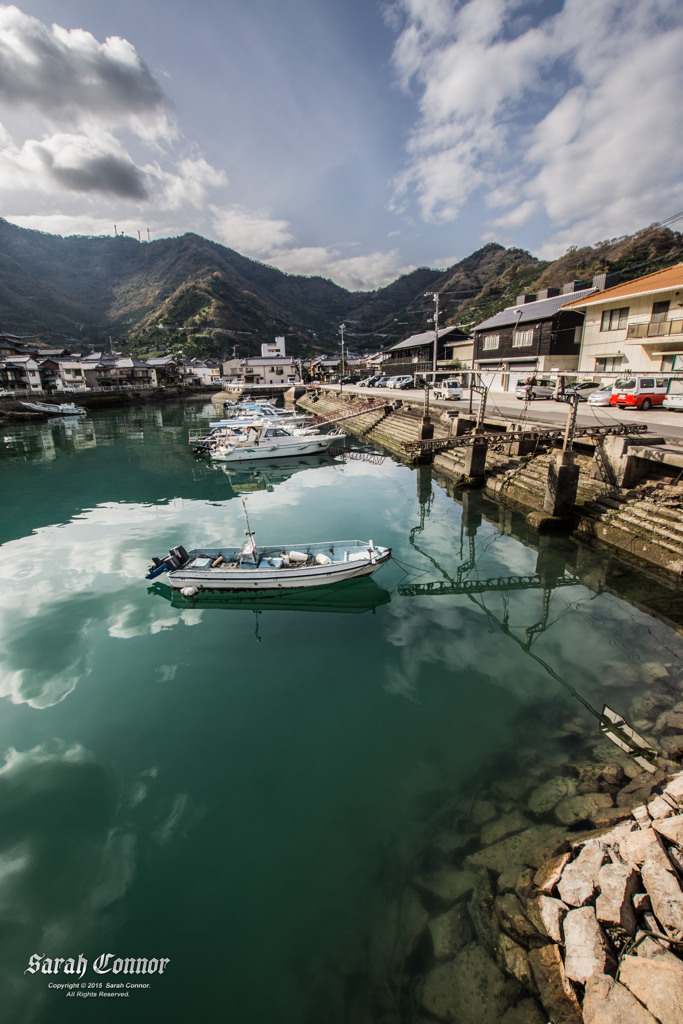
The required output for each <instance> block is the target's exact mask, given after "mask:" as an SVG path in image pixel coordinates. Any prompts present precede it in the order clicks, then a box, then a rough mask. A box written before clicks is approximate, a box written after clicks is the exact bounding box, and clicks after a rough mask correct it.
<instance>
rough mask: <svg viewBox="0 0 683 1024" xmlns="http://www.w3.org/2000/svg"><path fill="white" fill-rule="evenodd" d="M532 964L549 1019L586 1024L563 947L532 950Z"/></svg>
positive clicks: (561, 1022) (559, 1023) (563, 1023)
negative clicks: (562, 952)
mask: <svg viewBox="0 0 683 1024" xmlns="http://www.w3.org/2000/svg"><path fill="white" fill-rule="evenodd" d="M529 963H530V964H531V970H532V972H533V975H534V981H535V982H536V985H537V987H538V991H539V994H540V997H541V1002H542V1003H543V1006H544V1007H545V1009H546V1011H547V1013H548V1017H549V1019H550V1020H552V1021H553V1022H554V1024H582V1020H583V1018H582V1015H581V1007H580V1006H579V1001H578V999H577V998H576V992H575V991H574V988H573V986H572V984H571V982H570V981H569V979H568V978H567V975H566V972H565V969H564V964H563V962H562V956H561V954H560V947H559V946H555V945H553V946H542V947H541V948H540V949H532V950H531V952H530V953H529ZM624 1019H627V1018H624ZM622 1024H623V1022H622ZM629 1024H630V1022H629Z"/></svg>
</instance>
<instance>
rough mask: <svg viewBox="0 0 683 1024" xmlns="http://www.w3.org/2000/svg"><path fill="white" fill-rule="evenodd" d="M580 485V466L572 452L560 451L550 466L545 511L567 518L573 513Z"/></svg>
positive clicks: (551, 514)
mask: <svg viewBox="0 0 683 1024" xmlns="http://www.w3.org/2000/svg"><path fill="white" fill-rule="evenodd" d="M578 486H579V467H578V466H577V465H576V463H575V462H574V456H573V454H572V452H560V454H559V455H558V456H557V457H556V459H555V461H554V462H551V463H550V466H549V467H548V480H547V483H546V489H545V500H544V502H543V511H544V512H547V513H548V515H549V516H557V517H560V518H565V517H567V516H570V515H571V514H572V511H573V509H574V503H575V501H576V492H577V488H578Z"/></svg>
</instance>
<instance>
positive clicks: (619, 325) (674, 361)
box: [564, 263, 683, 374]
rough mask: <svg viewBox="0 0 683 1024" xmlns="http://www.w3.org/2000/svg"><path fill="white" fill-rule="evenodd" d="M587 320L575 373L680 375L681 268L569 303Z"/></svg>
mask: <svg viewBox="0 0 683 1024" xmlns="http://www.w3.org/2000/svg"><path fill="white" fill-rule="evenodd" d="M564 308H565V309H566V310H570V309H574V310H577V311H583V312H584V314H585V320H584V326H583V335H582V341H581V354H580V357H579V372H581V373H587V374H595V373H602V372H604V373H608V372H610V371H612V372H617V373H618V372H621V371H628V372H631V373H662V372H663V373H666V372H667V371H672V370H680V369H683V263H678V264H676V265H675V266H673V267H667V269H666V270H658V271H656V272H655V273H654V274H646V275H645V277H638V278H636V279H635V280H633V281H627V282H626V283H625V284H617V285H614V286H613V287H612V288H606V289H605V290H604V291H601V292H596V293H595V294H594V295H587V296H584V297H582V298H580V299H578V300H576V301H574V302H568V303H567V304H566V305H565V307H564Z"/></svg>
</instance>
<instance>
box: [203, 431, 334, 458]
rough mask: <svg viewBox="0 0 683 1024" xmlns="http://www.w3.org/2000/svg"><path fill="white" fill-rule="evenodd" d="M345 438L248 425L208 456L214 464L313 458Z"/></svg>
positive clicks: (314, 432)
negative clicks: (302, 456)
mask: <svg viewBox="0 0 683 1024" xmlns="http://www.w3.org/2000/svg"><path fill="white" fill-rule="evenodd" d="M345 439H346V434H343V433H342V432H341V431H332V432H331V433H329V434H323V433H321V432H320V431H319V430H315V429H312V428H311V429H308V428H301V427H299V428H292V429H289V428H287V427H285V426H284V425H281V424H271V423H252V424H250V425H249V426H248V427H247V429H246V432H245V434H244V435H236V434H233V435H231V437H230V438H229V439H227V440H226V441H225V442H224V443H221V442H218V443H216V444H214V445H212V446H211V447H210V448H209V452H208V454H209V457H210V458H211V459H212V460H213V461H214V462H241V461H243V460H245V459H246V460H248V461H252V460H254V459H273V458H282V457H284V456H291V455H317V454H319V453H320V452H326V451H328V450H329V449H330V448H331V446H332V445H333V444H336V443H340V444H341V443H343V442H344V440H345Z"/></svg>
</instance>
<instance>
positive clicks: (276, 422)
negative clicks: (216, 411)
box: [189, 413, 313, 454]
mask: <svg viewBox="0 0 683 1024" xmlns="http://www.w3.org/2000/svg"><path fill="white" fill-rule="evenodd" d="M307 420H308V423H309V426H312V423H313V421H312V420H311V419H310V417H307V416H304V415H297V416H292V417H291V418H289V419H287V420H286V421H285V422H284V424H283V421H282V419H281V418H280V417H275V416H269V415H266V414H260V413H259V414H256V413H252V414H247V413H244V414H243V415H242V416H239V417H234V418H233V419H224V420H213V421H212V422H210V423H209V428H210V429H209V432H208V434H190V435H189V443H190V444H191V445H193V446H194V451H195V454H203V453H205V452H208V451H209V449H210V448H211V447H212V446H213V445H215V444H227V443H231V442H232V439H233V437H234V436H237V437H238V438H239V437H243V436H244V435H245V434H246V433H247V430H248V429H249V427H250V426H252V425H261V424H263V423H267V424H269V425H270V426H282V425H284V427H285V429H287V430H291V431H293V433H298V431H299V428H301V427H304V426H305V424H306V421H307ZM306 429H309V428H306Z"/></svg>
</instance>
